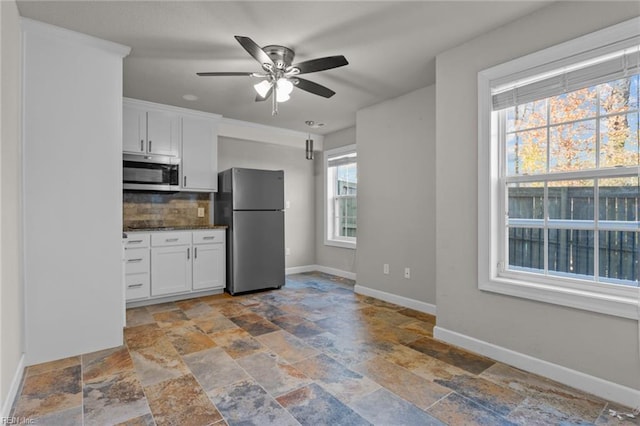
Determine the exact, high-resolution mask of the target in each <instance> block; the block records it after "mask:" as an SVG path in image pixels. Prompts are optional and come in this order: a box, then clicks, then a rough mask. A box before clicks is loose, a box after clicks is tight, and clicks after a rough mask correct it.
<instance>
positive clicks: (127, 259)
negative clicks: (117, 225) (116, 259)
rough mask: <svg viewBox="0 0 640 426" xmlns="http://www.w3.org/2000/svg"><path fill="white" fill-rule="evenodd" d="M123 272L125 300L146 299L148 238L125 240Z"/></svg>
mask: <svg viewBox="0 0 640 426" xmlns="http://www.w3.org/2000/svg"><path fill="white" fill-rule="evenodd" d="M124 272H125V276H124V285H125V296H126V299H127V300H135V299H145V298H148V297H149V294H150V285H151V279H150V272H151V270H150V264H149V239H148V238H146V239H145V238H137V239H134V240H128V239H127V240H125V251H124Z"/></svg>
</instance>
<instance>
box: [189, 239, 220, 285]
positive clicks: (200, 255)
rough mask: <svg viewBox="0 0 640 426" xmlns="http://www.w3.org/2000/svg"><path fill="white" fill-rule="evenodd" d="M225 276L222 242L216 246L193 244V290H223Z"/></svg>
mask: <svg viewBox="0 0 640 426" xmlns="http://www.w3.org/2000/svg"><path fill="white" fill-rule="evenodd" d="M225 276H226V275H225V248H224V241H223V242H222V243H217V244H195V245H194V246H193V289H194V290H203V289H207V288H224V285H225Z"/></svg>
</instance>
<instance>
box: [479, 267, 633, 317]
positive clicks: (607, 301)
mask: <svg viewBox="0 0 640 426" xmlns="http://www.w3.org/2000/svg"><path fill="white" fill-rule="evenodd" d="M479 288H480V290H483V291H488V292H492V293H499V294H504V295H508V296H515V297H520V298H524V299H529V300H535V301H538V302H545V303H551V304H554V305H560V306H567V307H570V308H575V309H582V310H585V311H591V312H598V313H601V314H606V315H612V316H617V317H622V318H629V319H633V320H638V319H640V305H639V303H640V301H639V299H640V289H638V288H637V287H630V288H629V289H625V291H622V292H618V294H612V293H614V292H611V293H610V294H607V293H604V292H602V293H601V292H596V291H591V290H589V289H586V290H584V289H581V290H578V289H573V288H565V287H558V286H552V285H548V284H542V283H533V282H527V281H522V280H518V279H513V278H504V277H496V278H493V279H490V280H486V281H485V282H482V281H481V282H480V285H479Z"/></svg>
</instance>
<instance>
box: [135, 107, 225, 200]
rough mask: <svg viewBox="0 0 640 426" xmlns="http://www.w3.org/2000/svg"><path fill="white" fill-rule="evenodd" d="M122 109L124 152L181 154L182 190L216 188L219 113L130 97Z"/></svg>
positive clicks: (201, 190) (212, 190) (212, 189)
mask: <svg viewBox="0 0 640 426" xmlns="http://www.w3.org/2000/svg"><path fill="white" fill-rule="evenodd" d="M122 111H123V117H122V128H123V129H122V150H123V152H125V153H127V154H143V155H154V154H155V155H168V156H172V157H181V162H180V177H181V181H180V188H181V190H183V191H193V192H215V191H217V190H218V122H219V121H220V117H221V116H219V115H217V114H210V113H205V112H201V111H194V110H190V109H186V108H179V107H173V106H169V105H162V104H155V103H152V102H146V101H140V100H137V99H129V98H125V99H124V103H123V108H122Z"/></svg>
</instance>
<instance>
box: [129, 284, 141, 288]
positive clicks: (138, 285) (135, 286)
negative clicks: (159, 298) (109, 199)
mask: <svg viewBox="0 0 640 426" xmlns="http://www.w3.org/2000/svg"><path fill="white" fill-rule="evenodd" d="M127 287H129V288H138V287H142V283H138V284H129V285H128V286H127Z"/></svg>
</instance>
